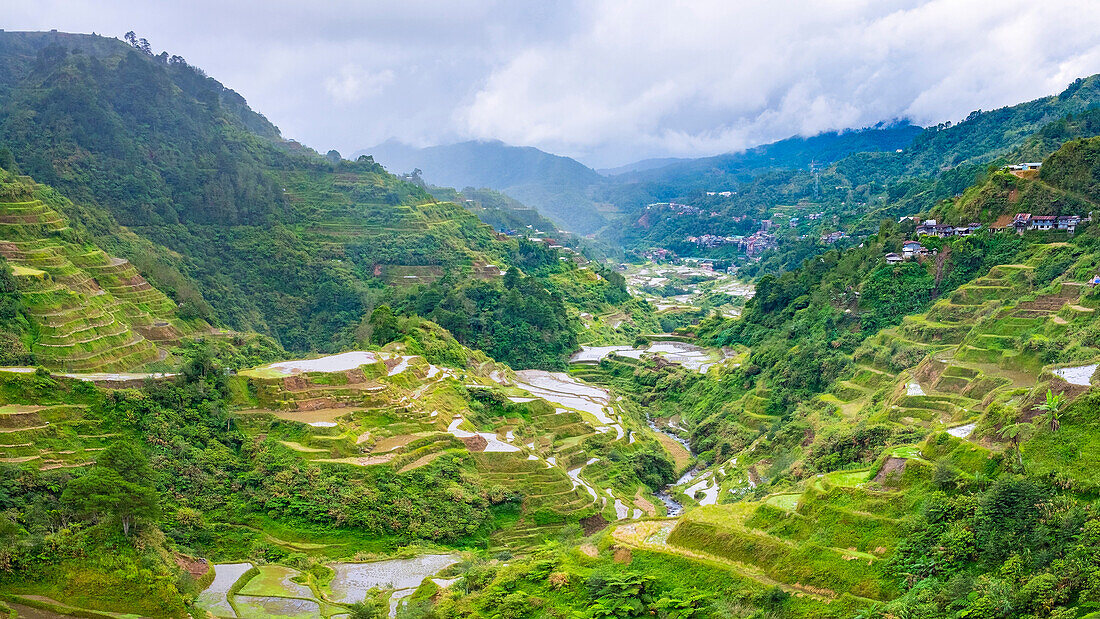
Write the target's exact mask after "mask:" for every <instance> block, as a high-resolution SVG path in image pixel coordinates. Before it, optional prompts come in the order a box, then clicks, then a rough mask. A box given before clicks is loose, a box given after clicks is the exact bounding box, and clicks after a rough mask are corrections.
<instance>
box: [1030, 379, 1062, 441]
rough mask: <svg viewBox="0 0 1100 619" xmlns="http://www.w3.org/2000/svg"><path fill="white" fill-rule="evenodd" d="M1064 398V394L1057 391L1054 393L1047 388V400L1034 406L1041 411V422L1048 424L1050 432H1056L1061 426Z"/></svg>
mask: <svg viewBox="0 0 1100 619" xmlns="http://www.w3.org/2000/svg"><path fill="white" fill-rule="evenodd" d="M1064 399H1065V394H1063V393H1059V394H1058V395H1054V394H1053V393H1052V392H1051V391H1050V389H1047V401H1046V403H1045V404H1040V405H1039V406H1036V407H1035V408H1036V409H1038V410H1041V411H1043V414H1042V418H1043V422H1044V423H1047V424H1049V425H1050V431H1051V432H1057V431H1058V428H1060V427H1061V426H1062V420H1061V415H1062V404H1063V401H1064Z"/></svg>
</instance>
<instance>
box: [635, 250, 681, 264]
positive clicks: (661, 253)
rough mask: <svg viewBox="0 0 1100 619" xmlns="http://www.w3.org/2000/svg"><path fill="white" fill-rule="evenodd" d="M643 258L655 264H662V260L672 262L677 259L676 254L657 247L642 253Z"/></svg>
mask: <svg viewBox="0 0 1100 619" xmlns="http://www.w3.org/2000/svg"><path fill="white" fill-rule="evenodd" d="M642 256H644V257H645V258H647V259H649V260H652V261H654V262H660V261H662V260H671V259H673V258H675V257H676V254H675V253H673V252H672V251H671V250H668V249H665V248H664V247H657V248H655V249H649V250H646V251H644V252H642Z"/></svg>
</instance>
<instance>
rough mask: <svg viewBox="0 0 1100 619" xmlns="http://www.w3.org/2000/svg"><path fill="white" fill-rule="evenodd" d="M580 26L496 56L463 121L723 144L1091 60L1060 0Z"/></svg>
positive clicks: (697, 13) (959, 105) (1018, 83)
mask: <svg viewBox="0 0 1100 619" xmlns="http://www.w3.org/2000/svg"><path fill="white" fill-rule="evenodd" d="M589 17H590V19H591V21H590V22H589V23H588V26H587V27H586V28H585V29H584V30H582V31H580V32H576V33H574V34H573V36H570V37H567V38H563V39H561V40H555V41H549V42H546V43H544V44H541V45H537V46H532V47H530V48H528V49H526V50H524V51H523V52H522V53H520V54H518V55H517V56H516V57H515V58H512V59H510V60H508V61H507V62H505V63H503V64H502V65H501V66H499V67H498V68H496V69H495V70H494V71H493V72H492V74H491V75H490V76H489V77H488V78H487V79H486V80H485V82H484V85H483V87H482V88H481V89H480V90H479V91H478V92H477V93H476V95H475V96H474V98H473V100H472V101H471V103H470V104H469V105H468V106H467V107H466V108H465V109H463V110H461V112H460V114H459V116H458V118H459V119H460V120H461V121H462V122H464V123H465V128H466V131H467V132H468V134H469V135H471V136H473V137H480V138H490V137H492V138H499V139H502V140H504V141H506V142H512V143H518V144H534V145H537V146H542V147H544V148H548V149H551V150H557V151H564V152H571V153H580V154H584V155H588V156H589V158H591V159H595V160H599V161H622V160H625V159H629V158H631V157H635V156H637V154H639V153H640V154H642V155H647V156H648V155H661V154H672V155H699V154H709V153H717V152H724V151H730V150H737V149H741V148H745V147H748V146H752V145H755V144H758V143H761V142H766V141H771V140H775V139H781V138H783V137H786V136H788V135H792V134H803V135H811V134H814V133H818V132H820V131H824V130H830V129H843V128H849V127H860V126H868V125H872V124H875V123H876V122H879V121H882V120H890V119H892V118H897V117H908V118H911V119H912V120H914V121H915V122H918V123H925V124H928V123H936V122H940V121H943V120H950V119H958V118H961V117H963V116H965V115H966V114H967V113H968V112H969V111H971V110H972V109H975V108H979V107H983V108H986V109H989V108H993V107H999V106H1002V105H1007V104H1012V103H1016V102H1019V101H1023V100H1027V99H1030V98H1034V97H1039V96H1042V95H1045V94H1050V93H1054V92H1057V91H1058V90H1060V89H1061V88H1063V87H1064V86H1065V85H1066V84H1067V83H1068V82H1069V81H1072V79H1074V78H1076V77H1079V76H1081V75H1087V74H1089V73H1094V72H1097V71H1100V62H1098V61H1100V11H1097V10H1096V7H1095V5H1093V4H1090V3H1087V2H1077V1H1071V0H1063V1H1057V0H1054V1H1049V2H1044V3H1034V2H1031V1H1025V0H1005V1H1001V2H996V3H994V2H988V1H978V0H933V1H930V2H903V1H898V0H894V1H889V0H886V1H867V2H842V1H839V0H835V1H831V2H811V1H798V2H773V3H759V2H736V3H734V2H729V1H728V0H696V1H695V2H693V3H691V4H690V5H684V4H680V3H670V2H666V1H659V0H631V1H626V0H601V1H600V2H599V3H598V4H597V5H595V8H593V9H592V10H591V11H590V13H589Z"/></svg>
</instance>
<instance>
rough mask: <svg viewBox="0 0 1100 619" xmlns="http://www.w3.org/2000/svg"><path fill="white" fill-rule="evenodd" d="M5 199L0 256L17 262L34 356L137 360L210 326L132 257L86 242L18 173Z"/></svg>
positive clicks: (64, 360) (101, 364) (127, 364)
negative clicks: (186, 316)
mask: <svg viewBox="0 0 1100 619" xmlns="http://www.w3.org/2000/svg"><path fill="white" fill-rule="evenodd" d="M9 195H11V196H13V197H9V198H5V200H7V201H4V202H0V256H3V257H4V258H5V259H6V260H7V262H8V264H10V265H11V267H12V273H13V275H14V276H15V278H16V280H17V282H18V290H19V293H20V295H21V297H22V306H23V309H24V315H25V316H26V317H27V318H28V319H29V324H28V325H27V326H26V332H25V333H24V336H23V340H24V344H25V345H26V348H27V350H28V352H29V353H30V355H31V356H32V358H33V359H34V361H35V362H36V363H38V364H40V365H43V366H46V367H48V368H53V369H58V370H66V371H106V370H124V369H132V368H136V367H139V366H141V365H143V364H145V363H148V362H150V361H155V360H158V359H162V358H164V357H165V356H166V355H167V347H168V346H171V345H173V344H175V343H178V342H179V341H180V339H181V338H183V337H184V336H185V335H187V334H191V333H195V332H197V331H200V330H203V329H206V328H208V325H206V324H205V323H204V322H202V321H201V320H191V321H186V320H182V319H181V318H180V317H179V315H178V312H177V309H178V308H177V307H176V303H175V302H173V301H172V300H171V299H169V298H168V297H167V296H166V295H165V294H164V293H162V292H161V291H159V290H157V289H156V288H154V287H152V286H151V285H150V284H149V282H148V281H146V280H145V278H143V277H142V276H141V274H140V273H138V271H137V269H135V268H134V266H133V265H131V264H130V263H129V262H128V261H126V260H125V259H122V258H113V257H111V256H108V255H107V254H106V253H104V252H103V251H102V250H101V249H99V248H98V247H96V246H95V245H93V244H90V243H88V242H86V241H83V240H82V239H81V238H80V237H79V235H78V234H77V233H75V232H74V231H73V230H72V229H71V228H70V227H69V226H68V223H67V221H66V219H65V218H64V217H63V216H62V215H61V214H60V213H58V212H57V211H55V210H54V209H52V208H50V207H49V206H48V205H46V204H45V203H43V202H42V201H41V200H40V199H38V198H36V197H35V195H34V182H33V181H32V180H30V179H29V178H25V177H24V178H22V179H19V181H18V183H17V184H15V185H9Z"/></svg>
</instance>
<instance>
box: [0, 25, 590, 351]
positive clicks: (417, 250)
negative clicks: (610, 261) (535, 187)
mask: <svg viewBox="0 0 1100 619" xmlns="http://www.w3.org/2000/svg"><path fill="white" fill-rule="evenodd" d="M0 62H2V63H3V68H4V70H3V71H2V72H0V73H2V74H3V76H4V77H3V78H0V79H2V80H3V83H2V84H0V143H3V144H5V145H6V146H5V148H6V150H5V152H6V153H9V154H11V155H13V156H11V157H7V156H6V157H7V160H8V161H9V165H12V166H18V168H19V170H20V171H21V172H23V173H27V174H30V175H31V176H32V177H34V178H35V179H36V180H38V181H39V182H45V183H49V184H50V185H52V186H53V187H54V188H55V189H57V190H58V191H59V192H61V193H63V194H64V195H66V196H68V197H70V198H72V199H73V200H74V201H73V202H70V201H69V200H66V199H65V198H63V197H61V196H60V195H58V194H56V193H54V192H53V191H52V190H51V189H50V188H48V187H42V186H39V188H38V189H37V193H36V196H37V197H38V198H39V199H41V200H42V201H44V202H45V203H46V204H48V205H50V206H51V207H52V208H54V209H55V210H57V211H59V212H61V213H62V214H64V215H66V216H67V217H68V218H69V219H70V220H72V221H74V222H75V224H74V225H75V226H77V227H79V229H81V230H84V231H86V232H87V234H88V236H89V240H94V241H95V242H96V243H98V244H99V245H101V246H102V247H103V248H104V249H106V250H107V251H109V252H112V253H115V254H116V255H121V256H123V257H125V258H129V259H130V260H131V261H132V262H133V264H134V265H135V266H137V267H138V269H139V270H140V271H142V272H143V273H144V274H145V275H146V276H147V277H148V278H149V279H150V280H151V282H152V283H153V284H154V285H155V286H158V287H160V288H161V289H162V290H164V291H165V292H166V293H168V294H169V295H170V296H171V297H172V298H173V300H175V301H176V302H177V303H179V304H180V305H181V308H182V309H183V311H184V316H189V317H195V318H201V319H205V320H207V321H210V322H214V323H218V324H219V326H225V327H229V328H233V329H237V330H240V331H255V332H260V333H263V334H266V335H269V336H271V337H272V338H274V339H275V340H276V342H278V345H280V346H282V347H283V348H285V349H287V350H291V351H338V350H345V349H348V348H352V347H355V346H356V345H358V344H360V343H362V342H366V341H368V340H369V339H370V333H369V329H370V326H369V324H368V323H367V321H366V319H365V317H366V316H367V315H369V314H370V313H371V311H372V310H373V309H374V308H375V307H377V306H379V305H382V304H389V305H391V306H397V307H402V308H411V307H413V306H414V305H418V306H419V308H420V309H422V310H424V311H423V313H424V314H427V313H430V312H431V310H432V308H434V304H433V305H432V307H431V308H426V307H425V306H426V305H427V304H430V303H432V299H434V298H435V297H436V296H438V297H439V298H440V299H442V298H450V300H451V302H450V303H449V304H447V305H445V306H444V307H442V308H441V309H440V310H439V313H438V314H437V316H436V317H437V318H439V319H440V320H442V321H445V322H447V324H448V326H452V327H456V328H455V332H456V334H458V335H459V337H460V339H461V340H462V341H463V342H464V343H468V344H471V345H473V346H485V347H487V349H488V350H492V351H493V352H494V354H496V355H498V356H499V357H500V358H501V359H502V360H507V361H513V362H518V363H523V364H530V365H532V366H535V367H558V366H560V364H561V363H562V359H563V358H564V356H565V354H566V353H568V352H569V350H571V349H572V347H573V343H574V341H575V340H574V337H575V336H574V332H576V331H577V330H578V329H579V325H578V324H577V323H576V318H575V313H574V314H567V312H566V311H565V309H564V304H566V303H568V302H569V300H568V299H561V298H558V297H554V296H553V295H547V294H546V293H543V292H542V290H543V288H546V287H553V286H552V285H551V284H550V282H549V281H548V280H547V279H546V278H547V277H549V275H550V274H553V273H557V272H561V271H563V270H567V268H568V266H567V265H566V264H558V263H559V262H560V261H559V260H558V256H557V255H556V253H555V252H552V251H545V249H533V248H532V247H531V246H530V245H529V244H526V245H521V244H520V243H519V242H518V241H517V240H515V239H508V240H501V239H499V238H497V237H496V236H494V234H493V233H492V231H491V229H489V228H488V227H487V226H485V225H482V224H480V223H479V222H478V220H477V218H476V217H474V216H473V215H471V214H469V213H467V212H466V211H465V210H463V209H462V208H460V207H458V206H456V205H454V204H451V203H439V202H435V201H434V200H433V198H432V197H431V196H430V195H429V194H428V193H427V192H426V191H424V190H423V189H422V188H421V187H419V186H417V185H416V184H415V183H411V182H405V181H402V180H400V179H398V178H396V177H394V176H392V175H390V174H388V173H386V172H385V171H384V170H383V169H382V167H381V166H380V165H378V164H376V163H374V162H373V161H372V160H371V159H370V157H361V158H360V159H359V160H358V161H355V162H352V161H346V160H342V159H340V158H339V157H328V158H327V157H321V156H320V155H318V154H317V153H314V152H313V151H311V150H309V149H307V148H304V147H302V146H300V145H298V144H297V143H295V142H293V141H287V140H284V139H282V138H281V137H280V136H279V133H278V130H277V129H276V128H275V127H274V126H272V125H271V124H270V123H268V122H267V121H266V120H265V119H264V118H263V117H262V116H260V115H258V114H256V113H254V112H252V111H251V110H249V109H248V107H247V106H246V105H245V103H244V101H243V99H241V98H240V96H239V95H237V94H236V93H234V92H233V91H231V90H229V89H227V88H225V87H224V86H222V85H221V84H219V83H218V82H216V81H215V80H213V79H211V78H208V77H206V76H205V75H204V74H203V73H202V71H201V70H199V69H197V68H194V67H192V66H190V65H188V64H187V63H186V62H184V61H183V60H182V59H180V58H176V57H173V58H168V57H167V56H166V55H161V56H154V55H152V54H151V52H149V51H148V50H146V49H143V48H142V46H140V45H138V46H127V45H125V44H123V43H121V42H119V41H117V40H114V39H106V38H102V37H94V36H75V35H74V36H70V35H51V34H42V33H2V36H0ZM32 112H33V113H32ZM71 153H80V154H81V156H80V159H79V161H72V160H71V157H70V154H71ZM509 206H510V205H509ZM497 210H498V211H501V209H499V208H498V209H497ZM513 211H514V209H513ZM534 221H538V220H537V219H536V220H534ZM121 226H126V228H125V231H123V229H122V228H121ZM534 254H538V257H537V258H533V257H532V256H533V255H534ZM532 261H534V262H532ZM485 264H496V265H498V266H499V267H500V268H501V269H504V270H506V269H507V268H508V266H509V265H513V266H515V267H518V268H519V269H521V270H523V271H525V272H526V271H530V270H532V269H535V270H537V273H536V274H535V275H534V277H536V278H538V280H539V281H540V282H541V285H540V284H538V283H536V282H534V281H532V282H529V283H527V284H526V286H527V287H526V288H525V289H524V290H526V291H527V292H529V293H531V294H530V295H528V304H529V305H530V306H531V307H529V308H528V309H526V310H523V309H520V310H519V311H511V310H512V309H514V308H513V307H511V306H507V305H506V304H504V301H503V300H504V298H505V296H506V295H504V291H505V290H507V289H511V288H514V286H511V285H509V286H502V285H501V284H499V283H493V282H490V281H483V282H480V283H476V284H475V283H474V280H476V278H471V277H470V275H471V274H473V275H477V270H478V269H479V268H480V266H479V265H485ZM484 279H490V278H484ZM474 289H476V290H477V292H471V291H473V290H474ZM467 292H470V294H467ZM414 297H415V298H418V299H421V301H419V302H418V303H413V302H412V301H410V300H409V299H412V298H414ZM536 301H537V302H538V303H539V304H541V305H543V306H545V309H543V310H536V309H534V307H533V306H534V305H535V304H536ZM435 304H438V301H437V302H435ZM448 312H449V313H448ZM540 312H541V313H540ZM483 313H484V314H486V315H487V316H491V315H495V316H496V318H495V319H492V320H489V321H487V322H485V323H482V322H481V321H480V320H473V318H474V317H475V316H481V315H482V314H483ZM505 314H506V315H507V323H508V324H507V326H504V327H501V326H500V324H501V317H503V316H505ZM528 319H531V320H533V321H534V322H526V321H527V320H528ZM456 321H460V322H462V323H465V324H466V325H467V326H466V328H457V327H458V326H459V325H458V322H456ZM552 342H554V343H552ZM540 343H542V344H548V345H546V346H541V345H540Z"/></svg>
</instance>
